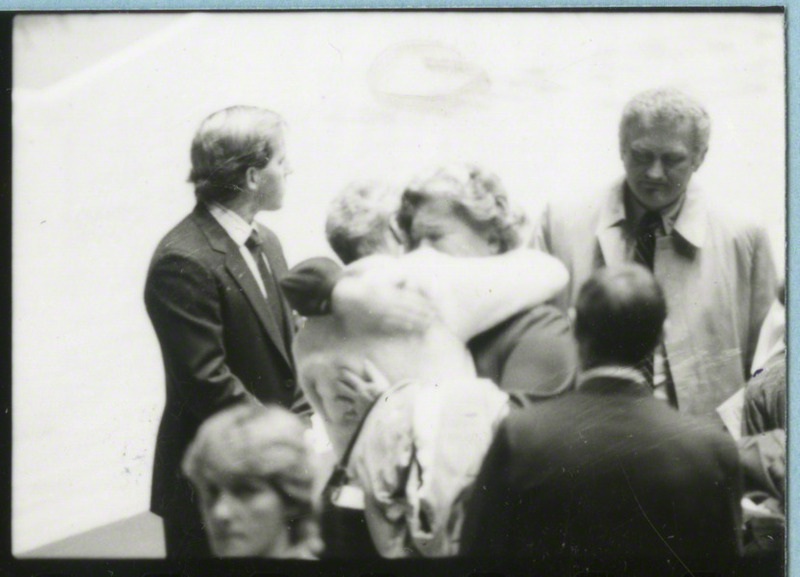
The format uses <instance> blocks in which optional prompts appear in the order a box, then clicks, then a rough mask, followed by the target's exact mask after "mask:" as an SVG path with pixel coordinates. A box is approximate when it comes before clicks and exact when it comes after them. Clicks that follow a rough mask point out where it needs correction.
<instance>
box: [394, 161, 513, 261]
mask: <svg viewBox="0 0 800 577" xmlns="http://www.w3.org/2000/svg"><path fill="white" fill-rule="evenodd" d="M397 221H398V224H399V225H400V228H401V229H403V231H404V232H405V233H406V234H407V235H408V237H409V242H410V245H411V247H410V248H412V249H414V248H417V247H420V246H430V247H431V248H434V249H436V250H439V251H441V252H445V253H448V254H451V255H454V256H481V255H489V254H501V253H504V252H507V251H509V250H512V249H514V248H517V247H519V246H520V245H521V244H522V242H523V239H522V236H523V230H524V227H525V226H526V225H527V222H528V220H527V217H526V216H525V213H523V212H522V211H521V210H519V209H518V208H517V207H516V206H514V205H513V204H512V203H511V201H510V200H509V198H508V194H507V193H506V191H505V188H503V185H502V183H501V182H500V179H499V178H498V177H497V176H496V175H494V174H492V173H490V172H487V171H485V170H483V169H481V168H479V167H478V166H475V165H471V164H465V165H449V166H444V167H439V168H437V169H435V170H433V171H430V172H428V173H426V174H424V175H422V176H420V177H418V178H416V179H415V180H414V181H412V182H411V183H410V184H409V185H408V186H407V187H406V189H405V191H404V192H403V198H402V203H401V206H400V212H399V214H398V217H397Z"/></svg>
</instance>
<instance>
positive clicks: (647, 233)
mask: <svg viewBox="0 0 800 577" xmlns="http://www.w3.org/2000/svg"><path fill="white" fill-rule="evenodd" d="M660 226H661V215H660V214H658V213H657V212H646V213H645V214H644V216H643V217H642V219H641V221H639V226H638V227H636V253H635V254H634V257H633V260H634V261H636V262H638V263H639V264H640V265H642V266H646V267H647V268H648V269H649V270H650V272H652V271H653V263H654V260H655V255H656V233H657V232H658V229H659V227H660Z"/></svg>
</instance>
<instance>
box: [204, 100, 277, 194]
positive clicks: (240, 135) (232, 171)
mask: <svg viewBox="0 0 800 577" xmlns="http://www.w3.org/2000/svg"><path fill="white" fill-rule="evenodd" d="M284 129H285V123H284V121H283V119H282V118H281V117H280V116H279V115H278V114H276V113H275V112H272V111H270V110H267V109H264V108H258V107H255V106H232V107H230V108H225V109H223V110H220V111H218V112H215V113H214V114H212V115H210V116H209V117H208V118H206V119H205V120H203V122H202V123H201V124H200V128H199V129H198V130H197V133H196V134H195V136H194V140H193V141H192V170H191V173H190V174H189V182H192V183H194V185H195V195H196V196H197V199H198V200H201V201H205V202H213V201H217V202H223V203H224V202H227V201H229V200H230V199H232V198H234V197H237V196H241V195H242V194H245V193H248V192H249V193H250V194H251V196H252V198H253V202H254V204H255V205H256V206H255V208H256V209H257V210H275V209H278V208H280V206H281V204H282V202H283V189H284V179H285V177H286V175H287V174H288V173H289V170H288V168H287V166H286V165H285V143H284Z"/></svg>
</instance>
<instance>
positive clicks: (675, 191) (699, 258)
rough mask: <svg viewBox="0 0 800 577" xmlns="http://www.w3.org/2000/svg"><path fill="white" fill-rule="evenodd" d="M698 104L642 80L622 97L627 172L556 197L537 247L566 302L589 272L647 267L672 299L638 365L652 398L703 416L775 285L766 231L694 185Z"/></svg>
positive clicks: (738, 369)
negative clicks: (559, 271) (564, 285)
mask: <svg viewBox="0 0 800 577" xmlns="http://www.w3.org/2000/svg"><path fill="white" fill-rule="evenodd" d="M709 135H710V120H709V117H708V114H707V112H706V111H705V109H704V108H703V107H702V106H701V105H700V104H698V103H697V102H695V101H694V100H692V99H691V98H689V97H688V96H686V95H684V94H682V93H681V92H678V91H676V90H651V91H648V92H644V93H642V94H639V95H637V96H636V97H634V98H633V99H632V100H631V101H630V102H629V103H628V104H627V106H626V107H625V110H624V112H623V115H622V121H621V123H620V129H619V145H620V156H621V158H622V163H623V165H624V167H625V178H624V179H621V180H620V181H619V182H617V183H616V184H614V185H613V186H612V187H611V189H610V190H608V191H607V192H605V193H603V196H601V197H598V196H597V193H596V192H595V193H594V194H593V195H592V196H589V197H586V198H581V199H579V200H574V199H572V200H571V201H567V202H560V201H559V202H553V203H552V204H551V205H550V206H548V207H547V209H546V211H545V213H544V216H543V218H542V222H541V224H540V228H539V230H538V233H537V234H536V235H535V239H536V241H535V242H536V245H537V246H538V248H541V249H542V250H545V251H547V252H549V253H550V254H552V255H555V256H556V257H558V258H559V259H561V260H562V261H563V262H564V263H565V264H566V265H567V268H568V269H569V271H570V274H571V281H570V282H571V284H570V286H569V289H568V290H567V291H565V293H563V294H562V295H560V296H559V299H558V303H559V305H560V306H561V307H562V308H563V309H564V310H566V309H567V308H568V307H569V306H570V305H572V304H574V302H575V301H576V299H577V296H578V290H579V288H580V287H581V286H582V285H583V283H584V282H585V281H586V279H588V278H589V277H590V276H591V274H592V273H593V271H595V270H597V269H598V268H600V267H602V266H606V265H607V266H616V265H619V264H621V263H625V262H637V263H639V264H641V265H643V266H646V267H647V268H649V269H650V270H651V271H653V273H654V274H655V276H656V278H657V279H658V281H659V283H660V284H661V286H663V288H664V293H665V296H666V299H667V303H668V305H669V311H670V319H669V323H668V326H667V330H666V333H665V338H664V341H663V343H660V344H659V345H658V346H657V347H656V349H655V351H654V354H653V355H652V356H651V357H648V358H646V359H644V360H643V366H642V369H643V370H644V371H645V376H646V378H647V379H648V382H650V383H651V384H652V386H653V387H654V391H655V394H656V396H657V397H658V398H660V399H663V400H664V401H665V402H669V403H670V404H671V405H673V406H675V407H677V408H678V409H680V411H682V412H685V413H688V414H692V415H704V416H705V415H709V416H710V418H711V419H714V420H716V421H717V422H718V423H719V422H720V421H718V420H717V416H716V414H715V409H716V408H717V407H718V406H719V405H720V404H721V403H723V402H724V401H725V400H726V399H728V398H729V397H731V396H732V395H734V394H735V393H736V392H737V391H740V390H741V389H742V388H743V387H744V385H745V383H746V382H747V379H748V378H749V376H750V369H751V364H752V361H753V355H754V352H755V349H756V343H757V340H758V333H759V330H760V329H761V325H762V323H763V321H764V317H765V316H766V314H767V311H768V310H769V307H770V304H771V301H772V298H773V295H774V290H775V267H774V265H773V262H772V254H771V252H770V248H769V243H768V239H767V233H766V230H765V229H764V228H763V227H762V226H759V225H755V224H752V223H750V222H749V221H748V220H747V219H746V218H741V217H742V216H743V215H737V216H734V215H729V214H728V210H727V208H726V207H715V206H712V205H710V204H708V202H707V201H706V199H705V197H704V196H703V195H702V194H701V193H700V191H699V190H697V189H696V188H695V187H692V186H690V181H691V178H692V176H693V175H694V173H695V172H696V171H697V170H698V169H699V168H700V166H702V164H703V160H704V159H705V156H706V152H707V151H708V141H709Z"/></svg>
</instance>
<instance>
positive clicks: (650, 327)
mask: <svg viewBox="0 0 800 577" xmlns="http://www.w3.org/2000/svg"><path fill="white" fill-rule="evenodd" d="M666 318H667V303H666V300H665V299H664V293H663V291H662V290H661V287H660V286H659V284H658V282H657V281H656V279H655V277H654V276H653V275H652V273H651V272H650V271H649V270H647V269H646V268H645V267H643V266H641V265H638V264H626V265H622V266H619V267H613V268H602V269H599V270H598V271H596V272H595V273H594V274H593V275H592V276H591V277H590V278H589V280H587V281H586V282H585V283H584V285H583V286H582V287H581V290H580V292H579V294H578V300H577V304H576V305H575V338H576V339H577V341H578V343H579V344H580V345H581V347H580V348H581V349H582V350H585V351H587V354H588V357H589V358H590V359H591V360H592V361H593V362H594V364H598V363H601V364H619V365H626V366H629V365H630V366H633V365H636V364H638V363H639V362H641V361H642V360H644V359H645V358H646V357H647V356H648V355H649V354H650V353H651V352H652V351H653V350H654V349H655V347H656V345H657V344H658V343H659V341H660V339H661V334H662V330H663V327H664V320H665V319H666ZM584 361H585V359H584Z"/></svg>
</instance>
